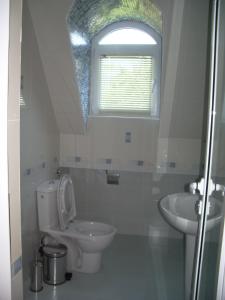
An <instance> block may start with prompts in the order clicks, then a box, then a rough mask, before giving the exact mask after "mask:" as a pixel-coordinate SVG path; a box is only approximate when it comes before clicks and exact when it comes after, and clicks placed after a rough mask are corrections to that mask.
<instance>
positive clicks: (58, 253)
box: [43, 244, 67, 257]
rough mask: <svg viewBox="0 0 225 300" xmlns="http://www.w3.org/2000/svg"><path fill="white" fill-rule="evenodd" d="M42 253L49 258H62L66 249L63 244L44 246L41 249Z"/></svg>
mask: <svg viewBox="0 0 225 300" xmlns="http://www.w3.org/2000/svg"><path fill="white" fill-rule="evenodd" d="M43 253H44V255H46V256H49V257H62V256H65V255H66V254H67V248H66V246H65V245H63V244H57V245H45V246H44V247H43Z"/></svg>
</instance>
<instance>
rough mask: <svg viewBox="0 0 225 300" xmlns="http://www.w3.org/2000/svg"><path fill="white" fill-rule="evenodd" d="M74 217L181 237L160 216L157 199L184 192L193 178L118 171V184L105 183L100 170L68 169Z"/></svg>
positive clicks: (129, 230)
mask: <svg viewBox="0 0 225 300" xmlns="http://www.w3.org/2000/svg"><path fill="white" fill-rule="evenodd" d="M70 174H71V176H72V179H73V182H74V190H75V200H76V208H77V218H80V219H86V220H95V221H101V222H106V223H109V224H114V225H115V226H116V227H117V229H118V232H119V233H123V234H137V235H149V236H154V237H157V236H167V237H168V236H169V237H175V238H182V234H180V233H179V232H178V231H176V230H174V229H173V228H172V227H171V226H169V225H168V224H167V223H166V222H165V221H164V219H163V218H162V216H161V214H160V212H159V209H158V203H159V200H160V199H161V198H162V197H164V196H166V195H168V194H172V193H178V192H184V190H185V187H187V184H188V183H190V182H192V181H193V180H194V179H195V177H194V176H188V175H175V174H165V175H159V174H158V175H156V174H155V175H154V174H151V173H144V172H142V173H138V172H124V171H122V172H120V182H119V185H108V184H107V183H106V173H105V171H104V170H90V169H75V168H71V169H70Z"/></svg>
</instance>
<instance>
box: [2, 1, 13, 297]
mask: <svg viewBox="0 0 225 300" xmlns="http://www.w3.org/2000/svg"><path fill="white" fill-rule="evenodd" d="M9 18H10V0H2V1H0V37H1V47H0V70H1V72H0V101H1V109H0V140H1V147H0V170H1V172H0V241H1V244H2V245H4V246H3V247H1V255H0V266H1V268H0V290H1V295H0V299H2V300H3V299H5V300H8V299H11V259H10V256H11V255H10V219H9V217H10V216H9V198H8V146H7V109H8V107H7V106H8V75H9V74H8V73H9Z"/></svg>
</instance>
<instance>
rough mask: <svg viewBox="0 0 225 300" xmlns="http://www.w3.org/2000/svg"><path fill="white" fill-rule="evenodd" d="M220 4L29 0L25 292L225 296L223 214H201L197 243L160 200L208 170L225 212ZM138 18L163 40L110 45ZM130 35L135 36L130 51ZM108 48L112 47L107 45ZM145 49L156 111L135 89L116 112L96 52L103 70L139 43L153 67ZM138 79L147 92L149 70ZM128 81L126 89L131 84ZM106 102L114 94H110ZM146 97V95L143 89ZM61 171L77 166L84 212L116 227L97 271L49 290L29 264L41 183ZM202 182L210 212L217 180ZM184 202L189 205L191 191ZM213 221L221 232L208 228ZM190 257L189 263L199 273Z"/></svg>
mask: <svg viewBox="0 0 225 300" xmlns="http://www.w3.org/2000/svg"><path fill="white" fill-rule="evenodd" d="M216 2H217V1H210V0H207V1H206V0H198V1H195V0H188V1H187V0H169V1H166V0H152V1H150V0H149V1H146V0H132V1H126V0H120V1H117V0H112V1H106V0H93V1H88V0H76V1H73V0H64V1H60V0H57V1H53V0H46V1H44V2H41V1H37V0H29V1H23V17H22V49H21V96H20V145H21V151H20V153H21V156H20V189H21V226H22V228H21V232H22V233H21V235H22V268H23V295H24V296H23V299H27V300H31V299H43V300H45V299H68V300H69V299H75V298H76V299H79V300H83V299H93V300H95V299H96V300H97V299H98V300H100V299H102V300H103V299H104V300H111V299H118V300H120V299H121V300H122V299H123V300H128V299H129V300H130V299H140V300H147V299H155V300H170V299H171V300H172V299H173V300H176V299H177V300H181V299H185V300H189V299H204V300H207V299H208V300H212V299H219V298H215V297H216V296H215V295H216V293H218V286H217V284H216V282H217V281H218V278H219V275H218V274H220V272H219V269H220V268H219V267H218V266H217V264H219V262H220V261H219V260H220V251H222V250H221V249H222V241H223V239H222V237H221V236H222V233H223V226H222V225H223V224H222V222H220V221H221V215H220V216H219V217H218V220H219V221H218V222H217V223H216V224H215V226H212V227H210V224H207V219H206V218H205V221H204V216H203V217H198V218H197V217H195V218H194V220H195V222H194V221H193V223H195V225H193V226H198V230H197V229H194V233H191V234H192V235H191V241H192V242H193V243H192V245H191V246H190V244H191V242H190V244H189V242H188V241H189V240H188V238H187V236H188V234H186V233H187V232H186V231H182V230H181V229H178V228H177V227H176V226H175V225H174V224H172V226H171V224H170V223H169V221H168V220H167V219H166V217H165V215H164V214H163V208H162V207H161V206H160V203H163V202H162V201H161V199H165V198H166V197H167V196H168V195H173V194H180V195H184V194H183V193H189V191H190V184H191V183H194V182H199V180H200V178H201V177H205V178H206V177H207V176H209V177H210V176H211V177H212V178H213V181H216V183H218V184H215V188H213V192H214V190H215V194H213V197H215V198H216V201H217V202H219V204H218V206H219V207H220V213H221V214H222V204H223V192H222V193H221V192H220V186H222V184H223V183H224V175H223V173H224V168H225V160H224V151H223V149H224V144H223V140H224V139H223V136H224V132H225V131H224V120H225V111H224V109H225V108H224V107H225V106H224V103H223V102H224V96H223V95H224V90H223V88H222V85H223V80H224V78H223V76H224V70H223V67H222V65H223V64H221V67H220V68H218V69H219V70H218V69H217V70H216V71H217V74H218V75H217V76H218V77H219V76H220V77H219V79H218V84H217V88H218V92H217V94H216V96H217V99H216V104H214V105H216V107H212V106H213V105H212V104H210V103H211V102H210V101H211V100H210V99H211V98H210V96H211V94H212V90H214V89H212V88H211V85H212V81H213V79H212V77H213V78H214V77H215V76H210V72H212V65H213V63H212V60H213V58H214V59H215V57H214V56H213V55H212V48H213V47H210V45H211V44H210V42H211V43H212V41H213V38H214V35H213V32H214V31H213V30H214V27H213V24H214V23H216V22H215V20H214V15H213V12H214V11H216V13H217V14H221V15H222V14H224V11H225V8H224V4H221V7H220V11H219V13H218V11H217V10H218V6H217V5H215V3H216ZM215 7H216V8H215ZM217 17H218V16H217ZM221 20H222V17H221ZM220 22H221V23H222V21H220ZM218 23H219V21H218ZM219 25H220V26H219ZM219 25H218V24H217V26H218V27H219V29H220V31H219V29H217V31H219V33H217V34H218V35H221V37H222V39H221V40H222V42H221V43H219V46H218V45H217V46H218V48H219V50H220V51H219V50H218V52H221V53H223V51H222V50H223V48H222V47H224V44H223V43H224V35H223V34H224V32H223V30H222V29H221V28H222V27H223V26H222V25H221V24H219ZM113 26H114V27H113ZM128 27H129V28H135V29H136V30H139V31H141V32H142V33H143V32H144V33H145V34H146V33H147V35H148V37H149V36H150V37H151V38H152V39H153V40H154V43H155V44H154V43H153V44H151V42H149V44H147V45H146V44H145V43H142V42H140V43H139V44H138V45H137V43H136V44H135V46H134V45H133V42H134V41H133V40H132V42H130V41H129V42H127V43H126V42H124V44H125V46H124V45H122V46H123V47H122V46H121V45H120V43H121V41H120V43H118V44H119V45H120V46H118V45H117V46H115V45H114V44H113V43H112V44H113V45H112V44H110V47H108V45H107V43H106V44H104V43H101V42H102V40H103V39H104V37H105V38H106V37H107V36H109V35H110V33H111V32H116V31H117V30H118V29H119V28H123V29H127V28H128ZM118 31H119V30H118ZM126 37H127V36H126ZM219 37H220V36H219ZM102 44H103V45H102ZM129 45H132V46H130V47H133V48H132V49H131V48H130V49H129V51H130V52H129V51H128V50H127V49H128V47H129ZM114 46H115V47H117V48H115V47H114ZM93 49H94V50H93ZM114 49H115V52H113V50H114ZM149 49H150V50H149ZM213 49H214V48H213ZM103 50H104V51H106V52H107V51H108V52H107V54H105V52H104V53H103V55H101V51H103ZM148 50H149V51H150V52H151V51H152V52H151V53H153V54H152V56H153V58H154V62H153V65H154V67H152V68H153V71H154V76H155V77H154V79H151V80H152V81H151V84H152V94H153V95H152V98H151V101H152V102H151V104H150V109H149V108H148V109H149V110H147V113H146V111H145V109H143V110H140V111H139V108H137V107H135V108H134V109H133V108H132V105H134V104H136V105H137V103H136V102H135V101H134V104H132V105H131V104H130V103H131V102H129V99H128V97H127V98H126V96H124V97H125V98H126V100H127V103H128V104H127V103H125V102H124V103H125V104H124V107H122V109H121V107H119V106H118V107H119V108H118V107H117V111H116V110H114V111H113V109H109V110H107V109H105V110H104V109H103V110H102V111H100V110H98V108H96V106H97V105H98V103H97V101H96V99H95V97H96V95H97V94H98V93H99V89H100V87H99V86H97V80H99V81H100V76H101V75H99V73H98V72H99V70H98V69H97V68H98V66H97V65H96V64H95V58H96V55H99V56H100V59H101V60H102V66H101V67H102V68H104V65H103V63H106V60H107V55H109V57H110V55H111V57H110V59H111V61H113V55H117V56H118V55H121V57H122V59H124V55H125V54H124V53H125V52H126V51H128V53H131V54H129V55H133V56H132V57H133V59H134V58H135V56H139V59H140V58H141V57H142V59H143V57H145V60H144V59H143V64H144V66H143V68H146V67H145V66H146V64H147V63H150V64H151V63H152V62H149V60H148V59H147V58H146V57H150V56H147V54H146V53H147V52H146V51H148ZM117 51H118V52H119V51H121V52H119V54H118V52H117ZM96 53H97V54H96ZM99 53H100V54H99ZM115 53H116V54H115ZM221 53H219V54H220V55H221V58H220V59H221V60H222V61H223V59H224V57H223V56H222V54H221ZM126 54H127V53H126ZM148 55H149V54H148ZM114 57H115V56H114ZM121 57H120V58H121ZM210 63H211V64H210ZM210 66H211V67H210ZM114 67H115V65H114ZM107 70H108V69H107V66H106V71H107ZM103 71H104V70H103ZM143 72H146V69H144V71H143ZM96 74H98V75H96ZM150 75H151V74H150ZM150 75H149V76H150ZM129 76H130V77H129V78H130V80H132V78H133V77H132V76H131V75H129ZM145 76H148V74H147V75H146V74H145ZM105 77H106V76H105ZM150 77H151V76H150ZM102 78H103V77H101V80H102V81H103V79H102ZM220 78H221V79H220ZM106 80H107V79H106ZM111 80H112V79H111ZM113 80H115V79H113ZM102 81H101V82H100V84H102ZM131 82H132V81H131ZM134 83H135V81H133V82H132V84H134ZM95 84H96V86H95ZM140 85H141V88H142V89H146V91H145V92H147V87H146V85H145V84H144V81H141V83H140ZM136 86H137V85H136ZM101 87H102V86H101ZM119 89H121V90H120V92H121V93H123V92H124V91H123V90H122V88H121V85H119ZM153 90H154V92H153ZM114 91H115V90H114ZM126 92H127V93H128V94H129V97H130V99H134V98H135V97H136V99H140V101H141V100H142V97H141V95H142V94H143V93H142V92H141V93H140V91H139V90H138V89H135V88H134V89H133V90H132V91H127V90H126ZM105 93H106V94H107V90H105ZM111 93H112V90H111ZM102 95H103V96H104V95H105V94H104V91H103V93H102ZM103 96H102V97H103ZM132 97H134V98H132ZM112 99H114V100H117V99H116V97H115V98H113V97H112ZM108 101H109V102H110V101H111V100H108ZM109 102H107V100H106V102H104V100H103V101H102V103H101V104H102V105H103V106H104V105H108V104H110V103H111V102H110V103H109ZM121 105H122V104H121ZM126 105H131V106H130V109H125V108H127V106H126ZM141 105H143V107H145V99H143V102H142V103H141ZM210 105H211V106H210ZM132 109H133V110H132ZM121 111H122V112H121ZM211 111H212V112H215V111H216V112H218V114H217V115H216V120H215V119H213V121H211V117H210V116H211V113H210V112H211ZM208 115H209V117H208ZM210 122H214V123H213V124H214V127H215V128H214V132H213V134H214V138H213V142H214V143H213V142H212V137H210V138H211V139H210V141H209V136H212V134H211V133H210V132H211V131H210V130H212V128H211V127H213V126H210V124H211V123H210ZM211 148H213V150H212V149H211ZM210 149H211V150H210ZM210 151H211V152H210ZM209 152H210V153H209ZM212 164H213V165H212ZM57 172H58V174H57ZM210 172H211V173H210ZM63 174H67V175H69V176H70V177H71V179H72V182H73V189H74V194H75V205H76V216H75V219H77V220H86V221H93V222H100V223H104V224H108V225H112V226H113V227H114V228H115V229H116V234H115V235H114V237H113V239H112V241H111V243H110V244H109V245H108V247H107V248H106V249H104V251H103V253H102V261H101V266H100V269H99V270H98V271H97V272H96V273H92V274H88V273H85V272H76V271H74V272H73V276H72V279H71V280H70V281H68V282H65V283H64V284H62V285H59V286H51V285H47V284H44V288H43V290H42V291H40V292H37V293H34V292H32V291H31V290H30V281H31V273H30V269H31V265H32V262H33V260H34V258H35V255H36V253H37V251H38V249H39V247H40V241H41V238H42V236H43V232H42V233H41V232H40V224H39V216H38V213H40V212H39V211H38V203H37V189H38V187H39V186H40V185H41V184H42V183H43V182H45V181H52V180H56V179H58V178H59V176H60V175H61V176H62V175H63ZM205 174H210V175H207V176H204V175H205ZM208 180H209V178H208ZM209 182H210V181H209ZM203 185H204V186H205V189H207V191H206V190H205V191H204V193H203V194H201V187H200V184H199V185H197V184H196V186H195V185H192V186H191V187H192V188H191V191H192V192H193V193H194V192H196V190H197V196H196V195H195V196H192V194H191V193H189V196H185V197H187V198H188V197H192V198H193V197H197V198H194V199H195V202H198V201H197V199H201V197H202V199H203V200H204V201H205V202H204V201H203V202H201V203H203V204H202V205H203V208H202V211H203V213H202V215H204V211H205V216H206V215H207V214H206V210H207V207H206V206H207V203H206V200H207V199H208V198H209V196H210V195H209V194H210V193H209V191H208V187H207V188H206V186H209V184H208V185H207V184H205V183H203ZM221 189H222V188H221ZM198 192H200V194H201V195H198ZM185 195H186V194H185ZM182 197H183V196H182ZM166 199H168V198H166ZM213 199H214V198H213ZM185 200H186V202H187V201H188V200H189V199H186V198H185ZM213 201H214V200H211V204H212V206H213V204H214V202H213ZM216 201H215V203H216V204H215V206H216V205H217V202H216ZM189 202H190V201H189ZM201 203H199V204H201ZM180 205H181V206H182V207H186V206H185V205H186V204H185V203H184V204H183V203H181V204H180ZM216 207H217V206H216ZM194 209H196V210H198V208H194ZM194 209H193V208H192V210H193V211H194ZM187 210H188V208H187ZM186 213H187V214H188V212H187V211H186ZM209 219H210V218H209ZM197 220H198V222H197ZM213 220H214V219H213ZM196 224H197V225H196ZM207 226H208V227H210V230H207V229H204V230H203V229H202V228H203V227H207ZM177 229H178V230H177ZM185 230H186V229H185ZM188 233H189V232H188ZM189 236H190V235H189ZM189 246H190V247H189ZM194 250H195V256H194ZM203 250H204V251H203ZM191 252H193V253H192V256H191V262H190V260H189V259H190V256H188V254H190V255H191ZM187 257H189V259H188V258H187ZM187 261H188V262H189V264H190V265H191V270H189V273H188V275H187V269H188V267H187ZM201 271H202V272H201ZM188 276H189V279H187V278H188ZM196 278H197V279H198V280H197V279H196ZM187 282H188V283H187ZM196 282H198V286H197V287H196ZM199 282H200V283H199ZM196 291H197V292H196ZM196 293H198V298H197V296H196ZM194 295H195V297H194ZM221 299H222V298H221Z"/></svg>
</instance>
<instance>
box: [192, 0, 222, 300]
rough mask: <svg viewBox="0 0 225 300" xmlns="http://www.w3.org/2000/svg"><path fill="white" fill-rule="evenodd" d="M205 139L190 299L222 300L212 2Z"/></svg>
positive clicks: (218, 69) (218, 92)
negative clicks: (203, 167) (208, 91)
mask: <svg viewBox="0 0 225 300" xmlns="http://www.w3.org/2000/svg"><path fill="white" fill-rule="evenodd" d="M212 6H213V7H212V8H213V10H212V11H213V13H212V29H211V30H212V38H211V70H210V72H211V75H210V97H209V98H210V100H209V119H208V138H207V147H206V165H205V175H204V185H203V186H204V187H203V194H204V197H205V199H203V201H202V202H201V203H200V206H199V207H198V208H197V210H198V212H199V213H200V215H201V218H200V221H199V229H198V241H197V246H196V260H195V273H194V276H193V282H192V283H193V285H192V292H193V294H192V299H193V300H197V299H200V300H203V299H204V300H222V299H224V295H223V293H224V291H223V281H224V266H225V258H224V257H223V256H224V251H225V241H224V240H225V234H224V194H225V2H224V1H220V0H218V1H212Z"/></svg>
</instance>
